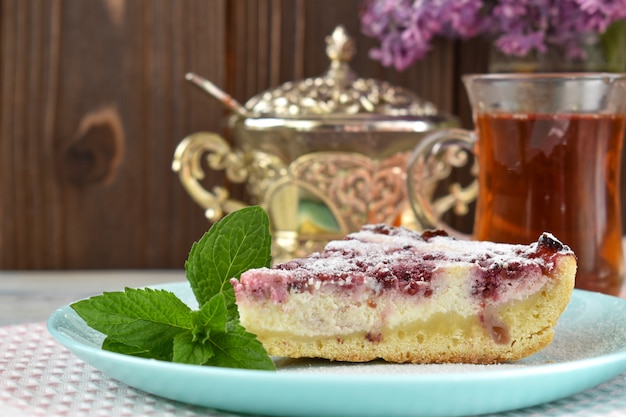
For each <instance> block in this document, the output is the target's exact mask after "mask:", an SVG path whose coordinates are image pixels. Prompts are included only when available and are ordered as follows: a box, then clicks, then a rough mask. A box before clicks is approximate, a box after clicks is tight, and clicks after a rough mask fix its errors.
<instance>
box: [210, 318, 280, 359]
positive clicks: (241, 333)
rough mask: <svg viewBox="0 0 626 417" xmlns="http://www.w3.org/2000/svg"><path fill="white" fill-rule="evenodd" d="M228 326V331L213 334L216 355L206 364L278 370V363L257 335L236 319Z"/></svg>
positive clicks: (212, 340) (212, 339)
mask: <svg viewBox="0 0 626 417" xmlns="http://www.w3.org/2000/svg"><path fill="white" fill-rule="evenodd" d="M227 327H228V330H227V333H221V334H213V336H212V338H211V342H212V343H213V344H214V347H213V351H214V353H215V355H214V356H213V357H211V358H210V359H209V360H208V361H207V362H206V365H212V366H225V367H229V368H244V369H261V370H268V371H273V370H276V365H275V364H274V362H273V361H272V359H271V358H270V357H269V356H268V354H267V352H266V350H265V348H264V347H263V345H262V344H261V342H259V340H258V339H257V338H256V336H255V335H253V334H252V333H248V332H247V331H246V329H244V328H243V326H241V325H240V324H239V323H238V322H235V321H230V322H229V323H228V326H227Z"/></svg>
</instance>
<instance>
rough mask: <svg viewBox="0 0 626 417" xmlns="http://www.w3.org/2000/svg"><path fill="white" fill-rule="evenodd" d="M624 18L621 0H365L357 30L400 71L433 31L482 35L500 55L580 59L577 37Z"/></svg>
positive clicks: (427, 44)
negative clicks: (553, 51) (559, 53)
mask: <svg viewBox="0 0 626 417" xmlns="http://www.w3.org/2000/svg"><path fill="white" fill-rule="evenodd" d="M625 18H626V0H497V1H496V0H491V1H489V0H365V1H364V3H363V9H362V13H361V26H362V30H363V33H364V34H365V35H367V36H370V37H373V38H376V39H377V40H378V41H379V42H380V46H379V47H377V48H373V49H372V50H371V51H370V56H371V57H372V58H373V59H376V60H379V61H380V62H381V63H382V64H383V65H385V66H392V65H393V66H394V67H395V68H396V69H398V70H400V71H401V70H404V69H406V68H407V67H409V66H410V65H411V64H412V63H413V62H415V61H416V60H419V59H422V58H424V57H425V56H426V54H427V53H428V51H429V50H430V48H431V44H432V41H433V39H434V38H435V37H437V36H443V37H448V38H452V39H469V38H472V37H475V36H487V37H489V38H490V39H493V40H494V44H495V46H496V47H497V48H498V49H499V50H500V51H501V52H503V53H504V54H507V55H514V56H525V55H527V54H529V53H531V52H539V53H545V52H546V51H547V50H548V48H549V47H553V48H554V47H556V48H562V50H563V51H564V56H565V57H566V58H579V59H580V58H584V57H585V51H584V49H583V47H582V46H583V45H582V41H583V40H584V39H587V38H589V37H590V36H591V37H593V36H597V35H598V34H601V33H603V32H604V31H605V30H606V29H607V27H608V26H609V25H610V24H611V23H613V22H614V21H616V20H621V19H625Z"/></svg>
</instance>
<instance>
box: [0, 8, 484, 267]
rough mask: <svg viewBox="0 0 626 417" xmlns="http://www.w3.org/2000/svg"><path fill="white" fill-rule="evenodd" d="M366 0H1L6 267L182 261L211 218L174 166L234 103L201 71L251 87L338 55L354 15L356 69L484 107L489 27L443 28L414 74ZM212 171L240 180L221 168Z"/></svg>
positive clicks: (2, 259) (0, 221)
mask: <svg viewBox="0 0 626 417" xmlns="http://www.w3.org/2000/svg"><path fill="white" fill-rule="evenodd" d="M359 4H360V2H359V0H342V1H336V0H316V1H306V0H179V1H171V0H89V1H84V0H25V1H24V0H1V3H0V5H1V6H0V58H1V60H0V99H1V100H2V102H1V109H2V111H1V112H0V140H1V142H0V268H2V269H79V268H85V269H90V268H182V266H183V262H184V260H185V259H186V257H187V254H188V251H189V248H190V246H191V244H192V242H193V241H195V240H197V239H198V238H199V237H200V236H201V235H202V233H204V232H205V231H206V230H207V228H208V227H209V224H208V222H207V221H206V219H205V218H204V216H203V212H202V210H201V209H200V208H199V207H198V206H196V205H195V203H194V202H192V201H191V199H190V198H189V197H188V195H187V194H186V193H185V191H184V190H183V189H182V187H181V185H180V183H179V181H178V178H177V176H176V175H175V174H174V173H173V172H172V171H171V168H170V165H171V159H172V155H173V152H174V149H175V147H176V145H177V144H178V143H179V142H180V140H182V138H183V137H185V136H186V135H188V134H190V133H192V132H196V131H200V130H208V131H215V132H220V133H227V132H225V128H224V122H225V116H226V115H227V113H226V112H225V111H224V110H223V109H222V107H221V106H220V105H219V104H218V103H217V102H215V101H213V100H212V99H210V98H208V97H207V96H205V95H204V94H202V93H201V92H199V91H197V90H196V89H194V88H193V87H192V86H190V85H188V84H187V83H186V82H185V81H184V75H185V73H186V72H187V71H194V72H197V73H199V74H201V75H202V76H204V77H206V78H208V79H210V80H212V81H213V82H215V83H216V84H217V85H218V86H220V87H222V88H224V89H225V90H226V91H228V92H230V93H231V94H232V95H233V96H234V97H235V98H236V99H238V100H239V101H242V102H244V101H246V99H248V98H249V97H251V96H252V95H254V94H255V93H257V92H259V91H261V90H264V89H267V88H271V87H276V86H277V85H279V84H280V83H282V82H285V81H289V80H296V79H301V78H304V77H310V76H316V75H320V74H321V73H323V72H324V71H325V70H326V68H327V65H328V62H327V59H326V56H325V51H324V46H325V44H324V38H325V37H326V36H327V35H329V34H330V33H331V32H332V30H333V29H334V28H335V26H336V25H338V24H343V25H344V26H345V27H346V28H347V30H348V31H349V32H350V33H351V34H352V35H353V36H354V37H355V38H356V41H357V48H358V53H357V56H356V57H355V59H354V60H353V68H354V69H355V70H356V71H357V72H358V73H360V75H362V76H365V77H374V78H379V79H385V80H388V81H391V82H392V83H394V84H398V85H402V86H405V87H408V88H410V89H413V90H414V91H416V92H418V94H420V95H421V96H422V97H424V98H426V99H429V100H431V101H433V102H435V103H436V104H437V105H438V106H439V107H440V108H441V109H442V111H446V112H450V113H454V114H457V115H459V116H460V117H461V119H462V120H463V123H464V124H465V125H466V126H468V125H469V124H470V116H469V111H468V105H467V102H466V99H465V93H464V91H463V90H462V88H461V85H460V82H459V80H460V75H461V74H463V73H466V72H481V71H484V70H485V68H486V61H487V52H486V51H487V48H485V44H484V43H482V42H481V41H473V42H467V43H454V42H450V41H445V40H441V41H438V42H437V43H436V45H435V47H434V49H433V51H432V53H431V54H430V55H429V56H428V58H427V59H425V60H424V61H422V62H421V63H420V64H419V65H416V66H414V67H412V68H411V69H409V70H407V71H406V72H403V73H398V72H396V71H395V70H393V69H387V68H383V67H381V66H380V65H379V64H377V63H376V62H374V61H372V60H370V59H369V58H368V57H367V50H368V49H369V48H370V47H371V46H373V45H374V42H373V41H372V40H371V39H367V38H365V37H364V36H363V35H361V34H360V30H359V21H358V13H359ZM207 182H208V183H210V184H220V185H226V186H228V187H229V188H230V189H231V190H232V192H233V194H234V195H236V196H241V197H243V198H245V197H246V196H245V191H244V190H243V187H242V186H241V185H232V184H227V183H226V181H225V179H224V177H223V175H222V174H221V173H210V174H209V175H208V178H207Z"/></svg>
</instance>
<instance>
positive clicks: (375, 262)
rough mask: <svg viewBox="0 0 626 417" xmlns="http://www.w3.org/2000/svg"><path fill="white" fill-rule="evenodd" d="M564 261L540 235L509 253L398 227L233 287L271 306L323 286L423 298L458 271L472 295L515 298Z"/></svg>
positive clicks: (356, 236)
mask: <svg viewBox="0 0 626 417" xmlns="http://www.w3.org/2000/svg"><path fill="white" fill-rule="evenodd" d="M570 253H571V250H570V249H569V248H568V247H567V246H564V245H563V244H562V243H561V242H559V241H558V240H557V239H556V238H555V237H554V236H552V235H549V234H547V233H546V234H544V235H542V236H541V237H540V238H539V240H538V241H537V242H536V243H533V244H532V245H513V244H502V243H497V244H496V243H493V242H483V241H463V240H457V239H455V238H452V237H449V236H447V235H446V234H445V233H444V232H441V231H427V232H424V233H422V234H420V233H417V232H415V231H412V230H409V229H406V228H403V227H398V228H395V227H390V226H386V225H366V226H364V227H363V228H362V229H361V230H360V231H358V232H355V233H352V234H350V235H348V236H347V237H346V238H345V239H344V240H337V241H332V242H330V243H329V244H328V245H327V246H326V247H325V249H324V250H323V251H322V252H319V253H314V254H312V255H311V256H309V257H307V258H304V259H294V260H292V261H289V262H286V263H283V264H280V265H276V266H275V267H274V268H273V269H271V270H269V269H262V270H251V271H248V272H246V273H244V274H243V275H242V276H241V280H240V281H241V283H237V282H235V281H233V285H235V289H236V290H238V291H242V290H243V288H244V287H247V288H248V290H249V291H248V292H249V293H254V294H256V295H257V296H261V297H265V298H270V297H271V298H272V299H273V300H274V301H277V302H280V300H281V299H283V296H285V295H286V293H288V292H291V291H311V290H318V289H319V288H320V287H321V286H324V285H329V284H332V285H335V286H337V287H345V288H346V289H354V288H355V287H363V288H367V290H368V291H372V292H374V293H380V292H382V291H388V290H394V291H399V292H402V293H405V294H407V295H411V296H415V295H416V296H425V297H429V296H430V295H431V294H432V292H433V291H434V290H435V289H436V288H437V285H436V282H435V281H436V280H437V274H438V271H440V270H444V269H445V268H446V267H448V266H450V265H459V264H463V266H464V268H465V269H466V270H467V271H469V274H470V275H472V276H474V279H475V283H474V284H473V285H472V288H473V290H472V291H473V293H474V295H476V296H478V297H482V298H494V297H496V296H497V295H502V294H503V293H506V292H507V291H508V292H509V293H511V292H515V291H516V290H517V289H518V288H519V287H520V286H521V285H523V286H525V287H527V286H528V285H533V282H530V283H529V282H522V281H532V279H531V278H530V277H542V279H545V272H549V271H550V270H552V268H554V262H555V257H558V256H562V255H568V254H570ZM521 278H523V280H522V279H521ZM269 283H272V284H275V285H283V288H284V290H283V291H279V290H277V289H272V288H271V286H270V284H269ZM503 283H504V284H503ZM537 285H543V282H537ZM285 291H286V292H285ZM507 297H508V295H507Z"/></svg>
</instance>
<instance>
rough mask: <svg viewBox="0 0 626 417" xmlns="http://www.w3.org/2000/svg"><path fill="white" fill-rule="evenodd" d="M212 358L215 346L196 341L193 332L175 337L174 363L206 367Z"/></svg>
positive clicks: (206, 342)
mask: <svg viewBox="0 0 626 417" xmlns="http://www.w3.org/2000/svg"><path fill="white" fill-rule="evenodd" d="M212 356H213V346H212V345H211V344H210V343H208V341H202V340H198V339H196V338H195V336H194V335H193V334H192V332H191V331H189V332H184V333H180V334H178V335H176V337H174V357H173V361H174V362H178V363H187V364H191V365H204V364H205V363H207V361H208V360H209V358H211V357H212Z"/></svg>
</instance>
